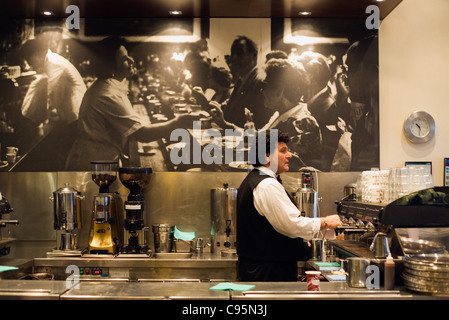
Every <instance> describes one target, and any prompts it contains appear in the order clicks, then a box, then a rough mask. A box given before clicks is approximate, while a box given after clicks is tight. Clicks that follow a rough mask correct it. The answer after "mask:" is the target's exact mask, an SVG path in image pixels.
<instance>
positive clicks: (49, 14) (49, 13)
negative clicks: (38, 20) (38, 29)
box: [42, 10, 53, 16]
mask: <svg viewBox="0 0 449 320" xmlns="http://www.w3.org/2000/svg"><path fill="white" fill-rule="evenodd" d="M42 14H43V15H44V16H52V15H53V12H51V11H48V10H44V11H42Z"/></svg>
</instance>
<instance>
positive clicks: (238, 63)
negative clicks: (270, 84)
mask: <svg viewBox="0 0 449 320" xmlns="http://www.w3.org/2000/svg"><path fill="white" fill-rule="evenodd" d="M256 59H257V57H254V56H253V55H252V54H251V53H250V52H248V50H247V48H246V46H245V44H244V43H243V42H240V43H238V44H234V45H233V46H232V48H231V57H230V66H229V68H230V69H231V73H232V74H233V75H236V76H244V75H245V74H247V73H248V72H249V71H251V69H252V68H254V66H255V65H256V63H257V60H256Z"/></svg>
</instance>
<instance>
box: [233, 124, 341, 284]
mask: <svg viewBox="0 0 449 320" xmlns="http://www.w3.org/2000/svg"><path fill="white" fill-rule="evenodd" d="M265 132H266V139H265V142H266V143H265V145H262V146H259V140H260V138H261V135H262V134H264V131H262V132H259V135H258V137H257V141H256V143H255V146H256V149H257V147H265V148H266V149H265V150H266V151H265V152H264V153H265V154H266V157H265V159H257V160H256V163H255V169H254V170H252V171H251V172H250V173H249V174H248V176H247V177H246V178H245V179H244V180H243V182H242V184H241V185H240V187H239V190H238V193H237V253H238V256H239V262H238V276H239V280H240V281H297V273H298V268H297V261H301V260H308V258H309V257H308V255H309V251H308V250H307V247H306V244H305V243H304V242H303V239H304V240H310V239H312V238H313V236H314V235H316V234H317V233H318V232H319V231H320V230H321V229H324V228H332V229H333V228H336V227H337V226H339V225H341V221H340V217H339V216H338V215H331V216H327V217H323V218H307V217H301V213H300V211H299V209H298V208H297V207H296V206H295V204H294V203H293V201H291V198H290V196H289V195H288V193H287V191H286V190H285V189H284V187H283V186H282V184H281V183H280V182H279V181H278V177H279V175H280V174H281V173H283V172H287V171H288V170H289V160H290V159H291V157H292V154H291V153H290V152H289V150H288V146H287V142H288V136H287V135H285V134H283V133H281V132H279V134H278V135H277V141H276V142H277V143H270V137H271V139H272V138H273V137H276V135H273V132H271V134H270V130H267V131H265ZM274 133H276V131H274ZM270 145H273V146H274V149H270ZM259 153H260V152H259V151H258V152H256V154H257V155H259Z"/></svg>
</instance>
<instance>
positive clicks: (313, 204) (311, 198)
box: [296, 184, 318, 218]
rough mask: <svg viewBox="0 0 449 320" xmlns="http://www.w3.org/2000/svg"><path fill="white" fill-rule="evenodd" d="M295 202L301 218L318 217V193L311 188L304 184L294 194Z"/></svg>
mask: <svg viewBox="0 0 449 320" xmlns="http://www.w3.org/2000/svg"><path fill="white" fill-rule="evenodd" d="M296 201H297V203H296V205H297V207H298V209H299V211H300V212H301V215H302V216H304V217H309V218H317V217H318V202H317V201H318V192H316V191H315V190H314V189H313V188H311V187H309V186H307V185H306V184H304V185H303V187H302V188H300V189H298V191H297V192H296Z"/></svg>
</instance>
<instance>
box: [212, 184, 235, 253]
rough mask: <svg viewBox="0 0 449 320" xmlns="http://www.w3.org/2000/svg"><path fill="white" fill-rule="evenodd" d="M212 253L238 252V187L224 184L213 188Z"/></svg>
mask: <svg viewBox="0 0 449 320" xmlns="http://www.w3.org/2000/svg"><path fill="white" fill-rule="evenodd" d="M211 222H212V226H211V253H214V254H220V255H221V256H233V255H236V254H237V251H236V248H237V189H236V188H229V187H228V184H226V183H225V184H224V185H223V187H222V188H216V189H212V190H211Z"/></svg>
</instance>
